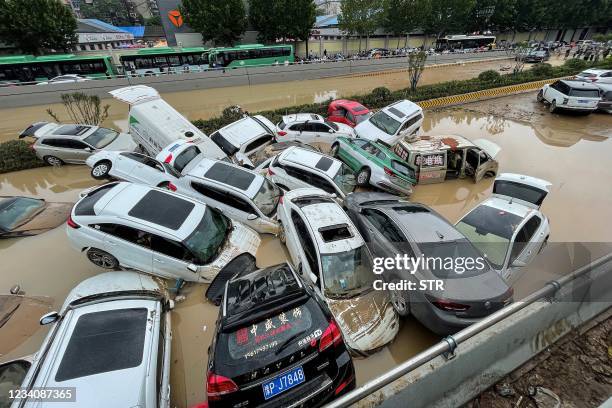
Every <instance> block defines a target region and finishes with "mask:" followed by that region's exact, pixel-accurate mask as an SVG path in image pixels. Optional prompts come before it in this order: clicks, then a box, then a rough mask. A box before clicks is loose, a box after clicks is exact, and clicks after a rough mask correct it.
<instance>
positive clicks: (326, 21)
mask: <svg viewBox="0 0 612 408" xmlns="http://www.w3.org/2000/svg"><path fill="white" fill-rule="evenodd" d="M337 25H338V15H337V14H329V15H327V16H317V20H316V21H315V27H329V26H337Z"/></svg>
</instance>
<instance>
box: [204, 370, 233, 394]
mask: <svg viewBox="0 0 612 408" xmlns="http://www.w3.org/2000/svg"><path fill="white" fill-rule="evenodd" d="M236 391H238V386H237V385H236V383H235V382H233V381H232V380H231V379H229V378H227V377H224V376H222V375H218V374H215V373H211V372H208V375H207V376H206V394H207V395H208V400H209V401H211V400H212V401H218V400H220V399H221V397H222V396H224V395H226V394H230V393H232V392H236Z"/></svg>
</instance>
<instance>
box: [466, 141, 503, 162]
mask: <svg viewBox="0 0 612 408" xmlns="http://www.w3.org/2000/svg"><path fill="white" fill-rule="evenodd" d="M472 143H474V144H475V145H476V146H478V147H480V148H481V149H482V150H484V151H485V152H486V153H487V154H488V155H489V156H491V158H492V159H494V158H495V156H497V154H498V153H499V151H500V150H501V147H499V146H498V145H497V144H495V143H493V142H491V141H490V140H486V139H476V140H474V141H472Z"/></svg>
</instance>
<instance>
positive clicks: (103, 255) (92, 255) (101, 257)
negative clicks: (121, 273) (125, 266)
mask: <svg viewBox="0 0 612 408" xmlns="http://www.w3.org/2000/svg"><path fill="white" fill-rule="evenodd" d="M87 259H89V260H90V261H91V263H93V264H94V265H96V266H99V267H100V268H104V269H117V268H118V267H119V261H118V260H117V258H115V257H114V256H112V255H111V254H109V253H108V252H105V251H102V250H101V249H97V248H90V249H89V250H87Z"/></svg>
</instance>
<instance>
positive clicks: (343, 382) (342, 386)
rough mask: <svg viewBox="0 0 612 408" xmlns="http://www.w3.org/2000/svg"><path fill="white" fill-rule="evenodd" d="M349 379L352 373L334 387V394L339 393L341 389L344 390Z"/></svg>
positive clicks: (349, 381)
mask: <svg viewBox="0 0 612 408" xmlns="http://www.w3.org/2000/svg"><path fill="white" fill-rule="evenodd" d="M351 381H353V375H352V374H351V376H350V377H349V378H347V379H346V380H344V381H342V382H341V383H340V385H339V386H338V387H336V391H334V395H338V394H340V393H341V392H342V390H344V389H345V388H346V386H347V385H349V384H350V383H351Z"/></svg>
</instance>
